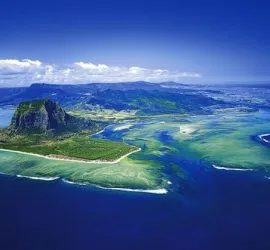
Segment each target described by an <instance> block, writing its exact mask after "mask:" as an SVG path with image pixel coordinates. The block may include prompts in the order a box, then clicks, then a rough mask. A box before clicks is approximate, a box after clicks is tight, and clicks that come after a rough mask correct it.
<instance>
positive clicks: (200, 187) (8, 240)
mask: <svg viewBox="0 0 270 250" xmlns="http://www.w3.org/2000/svg"><path fill="white" fill-rule="evenodd" d="M3 112H5V111H3ZM7 124H8V121H7V122H6V124H5V122H4V121H2V123H1V126H5V125H7ZM165 139H166V140H167V139H168V138H167V137H166V138H165ZM164 159H166V158H164ZM169 160H170V158H168V161H169ZM185 169H186V170H188V172H189V175H190V178H188V179H186V180H181V181H177V180H175V181H173V184H172V189H171V190H169V192H168V194H160V195H158V194H147V193H135V192H124V191H112V190H103V189H99V188H95V187H91V186H79V185H72V184H68V183H65V182H63V181H62V180H61V179H59V180H54V181H41V180H31V179H26V178H17V177H16V176H8V175H0V249H3V250H9V249H11V250H37V249H38V250H48V249H50V250H54V249H56V250H62V249H63V250H75V249H76V250H77V249H78V250H79V249H80V250H84V249H91V250H96V249H97V250H99V249H100V250H101V249H102V250H103V249H104V250H105V249H117V250H122V249H123V250H133V249H134V250H135V249H142V250H144V249H160V250H163V249H164V250H165V249H166V250H167V249H169V250H174V249H175V250H178V249H179V250H180V249H183V250H223V249H224V250H228V249H230V250H234V249H237V250H239V249H245V250H249V249H250V250H254V249H256V250H269V249H270V240H269V239H268V235H270V212H269V211H270V198H269V194H270V180H269V179H268V178H266V177H265V176H264V175H263V174H262V173H261V172H257V171H227V170H218V169H214V168H205V167H204V166H203V165H202V164H200V162H196V161H194V160H191V161H188V162H186V163H185Z"/></svg>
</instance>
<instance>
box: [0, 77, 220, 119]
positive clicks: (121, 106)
mask: <svg viewBox="0 0 270 250" xmlns="http://www.w3.org/2000/svg"><path fill="white" fill-rule="evenodd" d="M170 87H171V88H170ZM0 94H1V98H0V106H2V107H3V106H7V105H12V106H16V105H18V104H19V103H20V102H23V101H31V100H35V99H51V100H54V101H56V102H57V103H59V104H60V105H61V106H63V107H65V109H67V110H74V109H76V110H92V109H95V108H97V107H98V108H99V109H100V108H104V109H113V110H116V111H120V110H127V109H128V110H137V111H138V114H141V115H144V114H165V113H181V114H182V113H192V114H204V113H208V111H206V109H205V108H206V107H209V106H211V105H222V104H224V102H222V101H217V100H215V99H213V98H211V97H207V96H205V95H202V94H201V93H200V92H199V90H196V88H191V87H189V86H188V85H184V84H179V83H174V82H166V83H149V82H128V83H91V84H82V85H57V84H32V85H31V86H30V87H28V88H10V89H0Z"/></svg>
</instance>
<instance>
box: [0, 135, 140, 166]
mask: <svg viewBox="0 0 270 250" xmlns="http://www.w3.org/2000/svg"><path fill="white" fill-rule="evenodd" d="M0 148H2V149H9V150H15V151H22V152H28V153H34V154H40V155H45V156H48V155H59V156H67V157H70V158H78V159H85V160H100V161H114V160H117V159H119V158H120V157H121V156H123V155H126V154H128V153H130V152H133V151H135V150H137V148H136V147H134V146H129V145H127V144H125V143H122V142H111V141H107V140H97V139H90V138H89V137H88V136H86V135H74V136H72V137H70V138H66V139H62V140H55V139H54V140H53V139H47V138H46V139H44V138H42V137H40V136H37V137H35V136H30V137H29V136H18V137H16V138H15V139H10V140H8V141H7V140H6V142H4V143H3V141H2V143H1V144H0Z"/></svg>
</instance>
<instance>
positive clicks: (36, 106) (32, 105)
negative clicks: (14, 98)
mask: <svg viewBox="0 0 270 250" xmlns="http://www.w3.org/2000/svg"><path fill="white" fill-rule="evenodd" d="M46 101H47V100H46V99H41V100H33V101H25V102H21V103H20V105H19V106H18V108H17V113H18V114H23V113H24V112H35V111H38V110H40V109H41V108H42V107H44V106H45V104H46Z"/></svg>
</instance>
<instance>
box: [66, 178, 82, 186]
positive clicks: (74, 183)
mask: <svg viewBox="0 0 270 250" xmlns="http://www.w3.org/2000/svg"><path fill="white" fill-rule="evenodd" d="M62 181H63V182H65V183H68V184H71V185H80V186H85V185H86V184H85V183H79V182H73V181H69V180H66V179H62Z"/></svg>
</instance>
